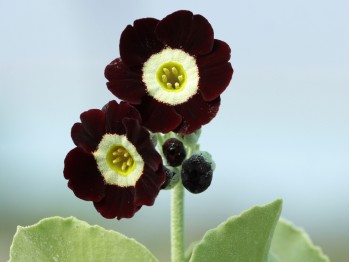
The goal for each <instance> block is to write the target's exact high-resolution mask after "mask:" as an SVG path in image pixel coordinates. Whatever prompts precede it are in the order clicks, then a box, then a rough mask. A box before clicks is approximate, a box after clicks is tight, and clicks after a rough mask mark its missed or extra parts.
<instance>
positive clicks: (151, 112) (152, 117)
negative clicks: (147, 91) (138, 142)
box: [135, 96, 182, 133]
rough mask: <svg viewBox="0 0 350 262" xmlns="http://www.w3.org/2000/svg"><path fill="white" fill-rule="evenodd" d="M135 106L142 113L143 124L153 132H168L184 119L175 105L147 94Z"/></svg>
mask: <svg viewBox="0 0 350 262" xmlns="http://www.w3.org/2000/svg"><path fill="white" fill-rule="evenodd" d="M135 106H136V108H137V109H138V110H139V112H140V113H141V117H142V122H143V125H144V126H145V127H147V128H148V129H149V130H151V131H152V132H163V133H168V132H170V131H173V130H174V129H175V128H176V127H177V126H178V125H179V124H180V123H181V121H182V118H181V116H180V115H179V114H177V113H176V111H175V110H174V107H173V106H167V105H165V104H162V103H160V102H158V101H157V100H155V99H153V98H151V97H150V96H145V97H144V99H143V101H142V104H140V105H135Z"/></svg>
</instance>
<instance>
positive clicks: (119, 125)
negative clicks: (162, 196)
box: [63, 101, 165, 219]
mask: <svg viewBox="0 0 350 262" xmlns="http://www.w3.org/2000/svg"><path fill="white" fill-rule="evenodd" d="M80 119H81V123H75V124H74V125H73V127H72V132H71V134H72V139H73V141H74V143H75V145H76V146H77V147H75V148H74V149H73V150H71V151H70V152H69V153H68V154H67V156H66V159H65V161H64V164H65V166H64V171H63V173H64V177H65V178H66V179H67V180H69V181H68V187H69V188H70V189H72V190H73V192H74V194H75V195H76V196H77V197H79V198H81V199H83V200H87V201H93V203H94V206H95V208H96V209H97V211H98V212H100V213H101V215H102V216H104V217H105V218H115V217H117V218H118V219H120V218H130V217H132V216H133V215H134V214H135V212H136V211H138V210H139V209H140V208H141V206H142V205H147V206H151V205H153V203H154V200H155V198H156V196H157V195H158V193H159V190H160V187H161V186H162V184H163V183H164V181H165V172H164V169H163V164H162V159H161V156H160V155H159V154H158V152H157V151H156V150H155V148H154V145H153V143H152V142H151V140H150V134H149V132H148V131H147V129H145V128H144V127H143V126H142V125H141V117H140V114H139V112H138V111H137V110H136V109H135V108H134V107H132V106H131V105H129V104H128V103H125V102H121V103H120V104H118V103H117V102H116V101H111V102H109V103H108V104H107V105H105V106H104V107H103V109H102V110H99V109H92V110H89V111H86V112H84V113H82V114H81V115H80Z"/></svg>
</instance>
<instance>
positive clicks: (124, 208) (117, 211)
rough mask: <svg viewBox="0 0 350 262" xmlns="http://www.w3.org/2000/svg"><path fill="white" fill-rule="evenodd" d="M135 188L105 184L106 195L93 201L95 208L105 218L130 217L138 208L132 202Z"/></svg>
mask: <svg viewBox="0 0 350 262" xmlns="http://www.w3.org/2000/svg"><path fill="white" fill-rule="evenodd" d="M134 196H135V188H134V187H118V186H114V185H106V196H105V198H103V199H102V200H101V201H99V202H94V206H95V208H96V210H97V211H98V212H99V213H100V214H101V215H102V216H103V217H105V218H115V217H117V218H118V219H120V218H131V217H133V216H134V214H135V212H136V211H137V210H138V209H139V208H138V207H136V206H135V204H134Z"/></svg>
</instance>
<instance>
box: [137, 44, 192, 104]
mask: <svg viewBox="0 0 350 262" xmlns="http://www.w3.org/2000/svg"><path fill="white" fill-rule="evenodd" d="M168 62H175V63H178V64H181V65H182V67H183V68H184V70H185V71H186V74H187V79H186V84H185V86H184V87H183V88H182V89H181V90H179V91H177V92H170V91H167V90H165V89H164V88H163V87H161V86H160V84H159V82H158V80H157V71H158V69H159V67H160V66H162V65H163V64H165V63H168ZM142 80H143V82H144V83H145V85H146V88H147V92H148V93H149V94H150V95H151V96H152V97H154V98H155V99H156V100H157V101H159V102H162V103H166V104H169V105H178V104H182V103H184V102H186V101H188V100H189V99H190V98H191V97H192V96H193V95H195V94H196V93H197V91H198V83H199V71H198V66H197V63H196V59H195V58H194V57H193V56H191V55H189V54H188V53H186V52H184V51H183V50H181V49H171V48H166V49H164V50H162V51H161V52H159V53H157V54H154V55H152V56H151V57H150V58H149V59H148V60H147V61H146V62H145V63H144V65H143V68H142Z"/></svg>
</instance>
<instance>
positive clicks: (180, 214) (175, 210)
mask: <svg viewBox="0 0 350 262" xmlns="http://www.w3.org/2000/svg"><path fill="white" fill-rule="evenodd" d="M171 261H172V262H184V261H185V255H184V188H183V186H182V183H181V182H180V183H178V184H177V185H176V186H175V187H174V188H173V190H172V195H171Z"/></svg>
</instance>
